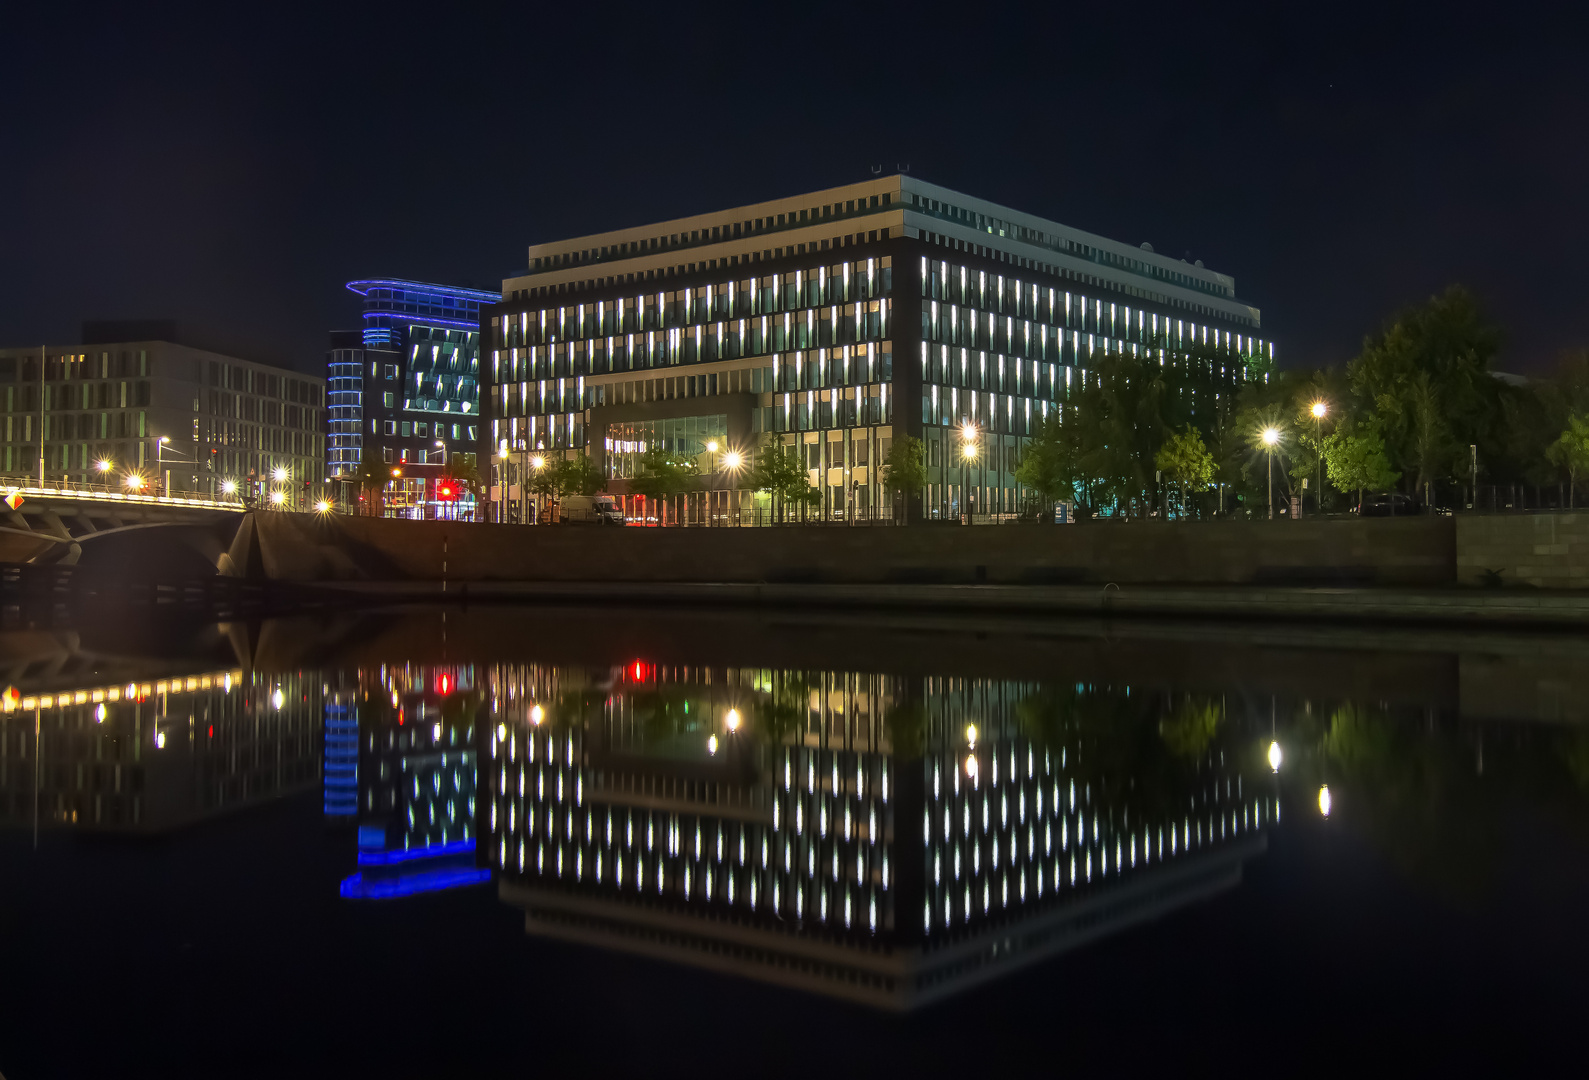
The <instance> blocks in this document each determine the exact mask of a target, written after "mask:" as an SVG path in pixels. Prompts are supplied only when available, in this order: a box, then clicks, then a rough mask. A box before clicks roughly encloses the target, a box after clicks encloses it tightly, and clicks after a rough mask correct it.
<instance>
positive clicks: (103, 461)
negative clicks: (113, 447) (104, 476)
mask: <svg viewBox="0 0 1589 1080" xmlns="http://www.w3.org/2000/svg"><path fill="white" fill-rule="evenodd" d="M115 467H116V466H115V465H114V464H112V462H111V460H110V459H109V458H100V459H99V460H98V461H96V462H94V468H96V469H98V470H99V471H100V472H102V473H108V472H110V470H111V469H114V468H115Z"/></svg>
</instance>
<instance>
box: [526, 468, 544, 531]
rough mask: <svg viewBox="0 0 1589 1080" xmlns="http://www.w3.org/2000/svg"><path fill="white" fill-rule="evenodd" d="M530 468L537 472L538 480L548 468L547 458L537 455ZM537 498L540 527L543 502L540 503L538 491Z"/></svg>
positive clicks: (536, 510)
mask: <svg viewBox="0 0 1589 1080" xmlns="http://www.w3.org/2000/svg"><path fill="white" fill-rule="evenodd" d="M530 468H532V469H534V470H535V475H536V477H537V478H539V477H540V475H541V470H542V469H544V468H546V458H544V457H543V456H541V455H540V454H536V455H535V456H534V457H532V458H530ZM536 496H537V498H536V500H535V523H536V524H537V525H539V524H541V501H540V498H539V496H540V492H539V491H538V490H537V492H536Z"/></svg>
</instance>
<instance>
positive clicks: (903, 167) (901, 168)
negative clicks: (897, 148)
mask: <svg viewBox="0 0 1589 1080" xmlns="http://www.w3.org/2000/svg"><path fill="white" fill-rule="evenodd" d="M894 168H895V169H897V170H898V171H899V172H902V173H908V172H910V162H908V161H907V162H905V164H903V165H895V166H894Z"/></svg>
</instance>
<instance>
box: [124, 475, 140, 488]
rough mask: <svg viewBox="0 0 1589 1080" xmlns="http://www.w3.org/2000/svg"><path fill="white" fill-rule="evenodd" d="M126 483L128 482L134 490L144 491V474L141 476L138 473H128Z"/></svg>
mask: <svg viewBox="0 0 1589 1080" xmlns="http://www.w3.org/2000/svg"><path fill="white" fill-rule="evenodd" d="M126 484H127V486H128V487H129V488H131V489H132V490H134V491H142V490H143V485H144V478H143V477H142V476H139V475H138V474H137V473H128V474H127V480H126Z"/></svg>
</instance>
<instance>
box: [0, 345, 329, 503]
mask: <svg viewBox="0 0 1589 1080" xmlns="http://www.w3.org/2000/svg"><path fill="white" fill-rule="evenodd" d="M41 360H42V364H41ZM325 386H326V384H325V380H324V379H321V378H317V377H315V376H312V375H300V374H298V373H297V372H293V371H285V370H283V369H281V368H277V367H272V366H270V365H268V364H260V363H255V362H253V361H250V360H242V359H239V358H237V357H235V356H228V355H224V354H222V353H219V352H215V351H213V350H211V349H206V348H200V347H198V346H197V345H194V344H188V343H187V339H186V338H185V336H184V334H183V333H182V332H181V331H180V329H179V328H178V326H177V325H176V324H175V323H172V322H168V321H152V322H131V323H88V324H85V326H84V328H83V343H82V344H81V345H61V346H56V345H46V346H43V347H42V348H40V347H32V348H28V347H22V348H0V410H3V412H0V473H4V474H7V475H9V476H12V477H17V478H23V479H26V478H31V479H33V480H34V482H37V481H38V479H39V476H40V468H39V461H40V454H41V451H42V455H43V464H44V468H43V475H44V478H45V480H46V481H48V482H50V483H65V484H107V483H108V484H124V483H125V482H126V479H127V477H128V476H129V475H134V474H135V475H136V476H138V477H139V478H141V480H142V481H143V483H144V485H145V486H144V487H143V489H142V490H144V491H145V492H146V493H148V492H155V493H159V492H163V491H165V490H166V489H167V488H168V487H169V490H170V492H171V493H172V494H173V495H181V494H192V493H201V494H205V495H217V494H225V493H226V492H227V490H228V489H227V485H228V482H230V483H231V484H233V485H236V486H238V487H241V486H243V485H245V484H246V483H247V482H248V481H249V480H250V479H252V480H253V481H254V482H255V483H256V484H258V485H261V486H260V487H259V488H258V491H259V493H260V494H264V493H265V492H267V491H270V490H275V489H281V488H283V487H284V486H290V490H291V492H292V493H293V494H294V495H296V494H297V492H298V490H299V489H300V488H302V486H303V485H304V483H305V482H308V484H310V485H311V486H313V485H318V484H320V483H321V482H322V481H323V480H324V478H325V412H324V406H325V400H324V398H325ZM41 432H42V441H41V437H40V436H41ZM102 463H103V464H104V465H106V466H107V468H103V469H102V468H100V466H101V464H102ZM278 474H279V476H280V477H281V478H283V479H277V477H278Z"/></svg>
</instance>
